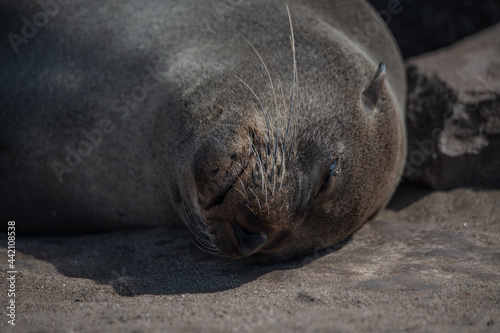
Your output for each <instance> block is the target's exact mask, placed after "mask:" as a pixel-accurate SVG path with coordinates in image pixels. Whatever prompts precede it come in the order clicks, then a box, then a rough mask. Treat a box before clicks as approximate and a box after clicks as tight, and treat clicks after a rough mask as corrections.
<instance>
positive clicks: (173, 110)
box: [0, 0, 406, 262]
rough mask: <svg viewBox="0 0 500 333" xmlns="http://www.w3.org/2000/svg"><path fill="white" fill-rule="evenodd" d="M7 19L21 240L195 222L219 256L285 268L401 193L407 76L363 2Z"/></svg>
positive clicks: (8, 211) (55, 1)
mask: <svg viewBox="0 0 500 333" xmlns="http://www.w3.org/2000/svg"><path fill="white" fill-rule="evenodd" d="M0 8H1V10H0V13H2V14H0V15H1V16H2V17H1V22H2V23H1V24H0V28H1V32H2V33H1V35H2V36H5V37H7V38H3V39H2V43H4V45H2V47H1V49H0V62H1V63H2V67H3V68H2V71H1V74H0V87H1V91H2V97H1V98H0V110H1V112H0V117H1V122H2V124H3V131H2V132H1V133H0V150H1V155H0V156H1V160H0V168H1V173H0V184H1V188H2V192H1V194H0V195H1V201H2V209H1V211H2V212H1V216H2V219H3V220H13V219H14V220H16V221H17V226H18V230H20V231H24V232H29V233H42V232H43V233H54V232H84V231H98V230H104V229H112V228H124V227H133V226H149V225H165V224H167V223H176V222H178V221H181V220H182V221H184V222H185V223H186V224H187V225H188V226H189V227H190V228H191V229H192V231H193V232H194V233H195V235H196V237H197V239H198V240H199V243H200V245H201V246H202V247H203V248H204V249H205V250H206V251H208V252H211V253H218V254H223V255H226V256H230V257H235V258H244V259H245V260H248V261H251V262H252V261H253V262H257V261H259V262H269V261H277V260H285V259H287V258H290V257H293V256H296V255H300V254H303V253H307V252H310V251H313V250H315V249H318V248H323V247H326V246H329V245H331V244H334V243H336V242H340V241H342V240H344V239H346V238H347V237H348V236H349V235H350V234H351V233H352V232H353V231H355V230H356V229H357V228H358V227H359V226H360V225H361V224H362V223H363V222H365V221H366V220H367V219H368V218H370V216H373V215H374V214H375V213H376V212H377V211H378V210H379V209H380V208H381V207H383V206H384V205H385V204H386V203H387V202H388V200H389V199H390V197H391V195H392V193H393V191H394V189H395V187H396V185H397V184H398V182H399V178H400V176H401V173H402V169H403V164H404V161H405V147H406V143H405V126H404V112H405V111H404V110H405V92H406V91H405V89H406V85H405V76H404V75H405V74H404V73H405V72H404V67H403V63H402V60H401V56H400V53H399V50H398V48H397V46H396V45H395V42H394V40H393V38H392V37H391V35H390V33H389V32H388V29H387V28H386V27H385V26H384V24H383V22H382V21H381V20H380V18H379V17H377V14H376V13H375V12H374V11H373V10H372V8H371V7H370V6H369V5H368V4H367V3H365V2H364V1H362V0H355V1H353V0H339V1H327V0H315V1H310V0H307V1H306V0H291V1H289V2H288V7H287V6H286V5H285V3H283V2H282V1H279V0H273V1H269V0H245V1H231V2H227V1H224V2H221V1H215V2H211V1H210V2H208V1H207V2H206V1H201V0H182V1H181V0H177V1H174V0H171V1H159V0H158V1H154V0H151V1H142V2H137V1H132V0H105V1H100V2H95V3H94V2H91V3H88V2H84V1H83V0H74V1H71V2H67V1H62V0H46V1H41V2H38V3H34V2H32V1H27V0H26V1H16V2H8V1H7V2H5V1H1V2H0ZM288 8H289V10H288Z"/></svg>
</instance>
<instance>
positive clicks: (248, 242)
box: [234, 223, 267, 256]
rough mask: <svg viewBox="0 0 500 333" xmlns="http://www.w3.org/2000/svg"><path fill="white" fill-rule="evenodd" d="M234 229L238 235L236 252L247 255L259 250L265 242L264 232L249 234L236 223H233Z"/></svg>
mask: <svg viewBox="0 0 500 333" xmlns="http://www.w3.org/2000/svg"><path fill="white" fill-rule="evenodd" d="M234 231H235V232H236V236H237V237H238V241H239V245H238V252H239V253H240V254H241V255H244V256H249V255H251V254H254V253H255V252H257V251H259V250H260V249H261V248H262V247H263V246H264V245H265V244H266V243H267V236H266V235H264V234H249V233H248V232H246V231H245V230H243V229H242V228H241V227H240V226H239V225H238V223H235V224H234Z"/></svg>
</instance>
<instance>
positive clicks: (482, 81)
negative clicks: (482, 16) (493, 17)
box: [405, 24, 500, 189]
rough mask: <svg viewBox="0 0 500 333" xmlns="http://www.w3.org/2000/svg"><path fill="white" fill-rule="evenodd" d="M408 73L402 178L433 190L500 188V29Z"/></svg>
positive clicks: (419, 60) (415, 63)
mask: <svg viewBox="0 0 500 333" xmlns="http://www.w3.org/2000/svg"><path fill="white" fill-rule="evenodd" d="M407 68H408V84H409V86H408V111H407V112H408V114H407V126H408V163H407V167H406V170H405V177H406V178H408V179H410V180H412V181H422V182H424V183H426V184H427V185H429V186H431V187H432V188H434V189H449V188H453V187H457V186H487V187H500V24H499V25H496V26H494V27H492V28H490V29H487V30H485V31H483V32H481V33H478V34H476V35H473V36H470V37H468V38H466V39H464V40H462V41H460V42H458V43H456V44H454V45H453V46H451V47H448V48H445V49H441V50H439V51H437V52H434V53H430V54H426V55H423V56H419V57H415V58H412V59H409V60H408V61H407Z"/></svg>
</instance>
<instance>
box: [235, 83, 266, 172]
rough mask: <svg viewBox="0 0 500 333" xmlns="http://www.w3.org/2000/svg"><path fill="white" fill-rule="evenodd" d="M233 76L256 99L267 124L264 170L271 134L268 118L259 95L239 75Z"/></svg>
mask: <svg viewBox="0 0 500 333" xmlns="http://www.w3.org/2000/svg"><path fill="white" fill-rule="evenodd" d="M234 77H236V78H237V79H238V80H240V81H241V82H242V83H243V84H244V85H245V86H246V87H247V88H248V89H249V90H250V91H251V92H252V94H253V95H254V97H255V99H257V102H258V103H259V106H260V109H261V110H262V113H263V115H264V119H265V121H266V126H267V143H266V170H267V149H268V148H267V147H268V145H270V144H271V135H270V130H269V119H268V117H267V113H266V111H265V110H264V107H263V106H262V103H261V102H260V99H259V97H257V94H255V92H254V91H253V89H252V88H251V87H250V86H249V85H248V84H247V83H246V82H245V81H243V79H242V78H240V77H239V76H237V75H235V76H234Z"/></svg>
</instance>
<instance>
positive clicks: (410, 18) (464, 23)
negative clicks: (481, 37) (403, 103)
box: [369, 0, 500, 58]
mask: <svg viewBox="0 0 500 333" xmlns="http://www.w3.org/2000/svg"><path fill="white" fill-rule="evenodd" d="M369 2H370V3H371V4H372V5H373V6H374V7H375V8H376V9H377V11H378V12H379V14H380V16H381V17H382V19H383V20H384V21H385V22H386V23H387V25H388V26H389V28H390V29H391V31H392V33H393V34H394V36H395V38H396V40H397V42H398V44H399V46H400V48H401V51H402V53H403V56H404V57H405V58H407V57H410V56H414V55H418V54H422V53H425V52H429V51H432V50H436V49H439V48H441V47H444V46H448V45H451V44H453V43H454V42H455V41H457V40H459V39H461V38H464V37H465V36H468V35H471V34H473V33H476V32H478V31H480V30H482V29H485V28H487V27H490V26H492V25H494V24H495V23H497V22H500V1H498V0H474V1H473V0H418V1H415V0H369Z"/></svg>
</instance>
